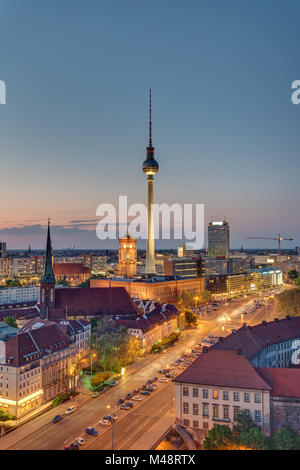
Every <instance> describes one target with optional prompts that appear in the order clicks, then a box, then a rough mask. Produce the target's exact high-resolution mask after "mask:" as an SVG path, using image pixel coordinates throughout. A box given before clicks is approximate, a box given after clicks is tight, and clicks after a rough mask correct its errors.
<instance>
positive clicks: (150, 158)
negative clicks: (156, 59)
mask: <svg viewBox="0 0 300 470" xmlns="http://www.w3.org/2000/svg"><path fill="white" fill-rule="evenodd" d="M151 111H152V109H151V89H150V106H149V115H150V117H149V145H148V147H147V158H146V160H145V161H144V163H143V172H144V173H145V175H147V183H148V238H147V252H146V271H145V272H146V273H147V274H155V272H156V271H155V245H154V220H153V184H154V175H156V173H157V172H158V170H159V165H158V163H157V161H156V160H155V158H154V147H153V146H152V121H151Z"/></svg>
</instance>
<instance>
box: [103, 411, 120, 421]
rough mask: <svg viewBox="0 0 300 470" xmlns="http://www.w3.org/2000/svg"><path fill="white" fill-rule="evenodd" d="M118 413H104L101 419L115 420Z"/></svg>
mask: <svg viewBox="0 0 300 470" xmlns="http://www.w3.org/2000/svg"><path fill="white" fill-rule="evenodd" d="M118 417H119V416H118V415H117V414H116V413H114V414H113V415H105V416H103V419H106V420H107V421H110V422H112V420H114V421H116V420H117V419H118Z"/></svg>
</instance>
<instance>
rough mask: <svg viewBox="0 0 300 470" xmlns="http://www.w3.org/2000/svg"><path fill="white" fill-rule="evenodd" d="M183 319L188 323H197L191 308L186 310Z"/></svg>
mask: <svg viewBox="0 0 300 470" xmlns="http://www.w3.org/2000/svg"><path fill="white" fill-rule="evenodd" d="M185 321H186V323H188V324H189V325H195V324H196V323H197V315H195V314H194V313H193V312H192V311H191V310H186V311H185Z"/></svg>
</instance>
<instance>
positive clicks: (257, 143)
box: [0, 0, 300, 249]
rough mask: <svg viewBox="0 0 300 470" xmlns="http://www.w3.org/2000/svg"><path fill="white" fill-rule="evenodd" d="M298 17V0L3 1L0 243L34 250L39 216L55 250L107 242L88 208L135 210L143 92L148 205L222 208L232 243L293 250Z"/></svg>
mask: <svg viewBox="0 0 300 470" xmlns="http://www.w3.org/2000/svg"><path fill="white" fill-rule="evenodd" d="M299 14H300V2H299V1H298V0H289V2H286V1H284V0H280V1H279V0H263V1H262V0H251V1H250V0H226V1H224V0H188V1H183V0H172V1H171V0H152V1H151V2H149V1H147V0H126V1H124V0H109V1H104V0H86V1H82V0H43V1H40V0H0V80H3V81H5V84H6V92H7V96H6V104H5V105H1V104H0V162H1V180H0V181H1V184H0V239H1V240H2V241H6V242H7V247H8V249H15V248H25V247H26V248H27V247H28V245H29V244H30V245H31V248H32V249H34V248H36V249H38V248H41V247H43V246H44V245H45V226H46V224H47V219H48V217H50V218H51V221H52V226H53V229H52V233H53V245H54V247H55V248H62V247H70V246H73V245H74V246H75V247H76V248H105V247H117V242H116V241H100V240H98V239H97V238H96V235H95V222H96V221H97V220H98V219H97V217H96V209H97V206H98V205H99V204H101V203H111V204H115V205H117V202H118V197H119V195H127V196H128V201H129V203H136V202H139V203H146V198H147V193H146V191H147V188H146V177H145V175H143V173H142V169H141V166H142V162H143V160H144V159H145V154H146V153H145V147H146V145H147V133H148V122H147V120H148V90H149V88H150V87H151V88H152V121H153V144H154V146H155V155H156V158H157V160H158V162H159V165H160V170H159V173H158V175H157V177H156V179H155V202H159V203H169V204H172V203H181V204H184V203H192V204H196V203H199V204H204V207H205V226H206V225H207V223H208V221H209V220H210V219H211V218H213V219H214V220H222V219H223V218H224V215H225V216H226V218H227V219H228V221H229V223H230V227H231V246H232V247H233V248H238V247H240V246H241V245H243V247H244V248H255V247H266V248H272V247H274V248H276V242H273V241H270V242H268V241H264V240H263V241H257V240H247V239H246V237H247V236H265V237H268V236H269V237H273V236H275V235H276V234H278V233H281V234H283V236H286V237H293V238H294V241H292V242H285V243H284V244H283V245H282V246H283V248H284V247H287V248H288V247H290V248H292V247H294V246H296V245H298V246H299V245H300V219H299V212H300V211H299V199H298V196H299V194H298V184H299V171H300V163H299V161H300V160H299V129H300V105H298V106H297V105H293V104H292V102H291V93H292V90H291V84H292V82H293V81H294V80H297V79H300V65H299V46H300V36H299ZM206 231H207V230H206V229H205V232H206ZM174 244H175V245H178V242H177V241H175V242H174V243H173V245H174ZM158 245H159V244H158ZM170 245H172V243H170ZM206 245H207V243H206Z"/></svg>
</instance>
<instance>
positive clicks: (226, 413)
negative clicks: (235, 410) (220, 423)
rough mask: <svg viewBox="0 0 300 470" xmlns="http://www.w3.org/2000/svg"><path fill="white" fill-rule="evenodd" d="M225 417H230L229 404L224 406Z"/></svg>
mask: <svg viewBox="0 0 300 470" xmlns="http://www.w3.org/2000/svg"><path fill="white" fill-rule="evenodd" d="M223 418H224V419H229V406H223Z"/></svg>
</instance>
